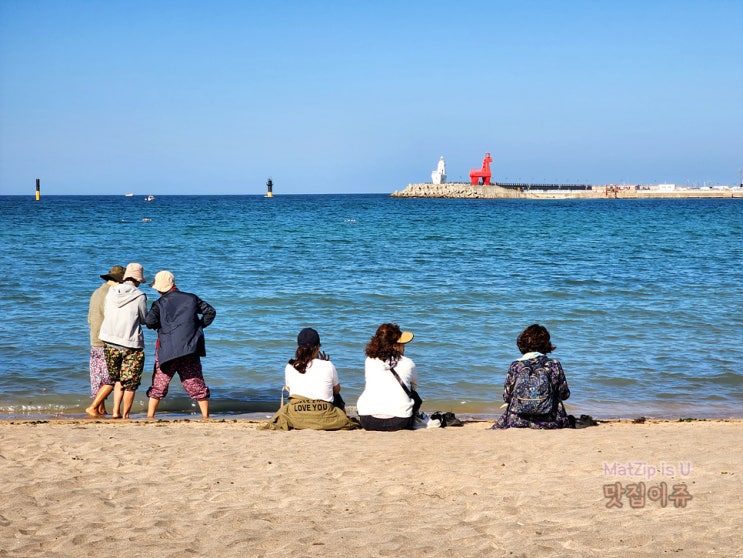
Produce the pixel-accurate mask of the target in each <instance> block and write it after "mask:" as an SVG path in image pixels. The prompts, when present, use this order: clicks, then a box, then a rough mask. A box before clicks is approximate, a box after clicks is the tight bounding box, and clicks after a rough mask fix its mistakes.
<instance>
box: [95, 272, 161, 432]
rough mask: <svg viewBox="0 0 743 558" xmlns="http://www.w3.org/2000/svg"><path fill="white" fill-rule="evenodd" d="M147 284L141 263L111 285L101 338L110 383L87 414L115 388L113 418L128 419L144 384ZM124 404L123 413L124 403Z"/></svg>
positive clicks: (100, 391)
mask: <svg viewBox="0 0 743 558" xmlns="http://www.w3.org/2000/svg"><path fill="white" fill-rule="evenodd" d="M143 282H144V269H143V268H142V266H141V265H140V264H138V263H130V264H129V265H127V266H126V270H125V271H124V281H123V282H122V283H121V284H120V285H112V286H111V287H110V288H109V290H108V293H107V294H106V298H105V300H104V304H103V307H104V308H103V314H104V316H103V323H102V324H101V331H100V333H99V335H98V336H99V337H100V338H101V341H103V342H104V343H105V346H104V348H103V350H104V355H105V358H106V366H107V367H108V383H107V384H106V385H104V386H102V387H101V389H100V390H99V391H98V395H97V396H96V398H95V400H94V401H93V404H92V405H91V406H90V407H89V408H88V409H86V410H85V411H86V412H87V413H88V414H92V413H91V412H90V410H91V409H96V408H97V407H98V405H100V403H101V401H103V400H104V399H105V398H106V397H108V394H109V393H111V391H112V390H113V387H114V385H117V384H120V388H121V389H118V386H117V389H116V391H115V392H114V410H113V414H112V416H113V418H122V417H123V418H129V412H130V411H131V409H132V403H133V402H134V394H135V393H136V391H137V388H138V387H139V385H140V383H142V370H144V334H143V333H142V326H141V324H142V322H143V321H144V318H145V316H146V315H147V295H145V294H144V293H143V292H142V291H140V290H139V288H138V287H139V285H140V284H141V283H143ZM122 400H123V403H124V408H123V412H122V409H121V403H122Z"/></svg>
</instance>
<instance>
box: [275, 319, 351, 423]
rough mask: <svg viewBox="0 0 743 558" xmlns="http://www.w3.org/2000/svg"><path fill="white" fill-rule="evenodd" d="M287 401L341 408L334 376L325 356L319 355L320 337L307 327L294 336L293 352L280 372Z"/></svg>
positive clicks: (330, 363)
mask: <svg viewBox="0 0 743 558" xmlns="http://www.w3.org/2000/svg"><path fill="white" fill-rule="evenodd" d="M284 382H285V385H286V389H288V390H289V397H294V398H298V397H301V398H305V399H313V400H316V401H327V402H328V403H333V405H335V406H336V407H340V408H341V409H342V410H343V409H344V408H345V404H344V402H343V399H342V398H341V396H340V391H341V385H340V382H339V381H338V372H337V371H336V369H335V366H333V363H332V362H330V359H329V358H328V357H327V356H326V355H325V353H321V352H320V335H319V334H318V333H317V331H315V330H314V329H312V328H311V327H307V328H304V329H303V330H302V331H300V332H299V335H297V351H296V353H295V354H294V358H293V359H291V360H289V362H288V363H287V365H286V368H285V370H284Z"/></svg>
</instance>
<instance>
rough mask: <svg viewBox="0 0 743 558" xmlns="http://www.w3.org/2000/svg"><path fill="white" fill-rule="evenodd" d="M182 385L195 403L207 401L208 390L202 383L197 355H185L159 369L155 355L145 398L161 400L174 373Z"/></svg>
mask: <svg viewBox="0 0 743 558" xmlns="http://www.w3.org/2000/svg"><path fill="white" fill-rule="evenodd" d="M176 372H178V376H179V377H180V379H181V383H182V384H183V389H185V390H186V393H188V396H189V397H190V398H191V399H195V400H196V401H202V400H204V399H209V395H210V393H209V388H208V387H206V384H205V383H204V376H203V374H202V369H201V358H200V357H199V356H198V355H186V356H182V357H180V358H176V359H173V360H169V361H168V362H166V363H165V364H163V365H162V367H160V363H159V362H158V361H157V353H155V372H154V374H152V387H151V388H150V389H148V390H147V397H152V398H153V399H163V398H165V396H166V395H168V385H169V384H170V380H172V379H173V376H174V375H175V373H176Z"/></svg>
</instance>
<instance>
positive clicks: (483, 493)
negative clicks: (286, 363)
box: [0, 419, 743, 557]
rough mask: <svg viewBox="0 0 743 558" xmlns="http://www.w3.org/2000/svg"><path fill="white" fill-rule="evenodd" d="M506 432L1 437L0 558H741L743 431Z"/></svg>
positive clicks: (39, 429)
mask: <svg viewBox="0 0 743 558" xmlns="http://www.w3.org/2000/svg"><path fill="white" fill-rule="evenodd" d="M491 424H492V423H491V422H471V423H466V424H465V425H464V426H463V427H460V428H443V429H428V430H418V431H408V432H396V433H382V432H364V431H349V432H315V431H291V432H275V431H264V430H260V429H259V425H260V422H258V421H249V420H213V419H212V420H206V421H184V420H181V421H145V420H133V421H114V420H110V419H109V420H105V419H104V420H101V419H89V420H74V421H48V422H46V421H36V422H33V421H26V422H22V421H21V422H19V421H5V422H0V471H1V472H2V483H1V484H0V502H2V504H1V505H0V556H3V557H5V556H44V557H57V556H59V557H61V556H76V557H80V556H95V557H99V556H155V555H157V556H163V557H184V556H216V557H224V556H251V557H252V556H256V557H257V556H266V557H268V556H297V557H303V556H308V557H312V556H354V557H365V556H369V557H372V556H374V557H384V556H390V557H419V556H420V557H424V556H425V557H435V556H442V557H444V556H446V557H467V556H473V557H475V556H476V557H480V556H509V557H518V556H523V557H534V556H566V557H567V556H570V557H575V556H599V555H600V556H604V557H606V556H694V557H698V556H726V557H728V556H742V555H743V550H741V543H742V542H743V537H742V536H741V533H743V483H742V479H743V443H742V442H743V421H741V420H708V421H691V422H674V421H656V420H653V421H646V422H644V423H643V424H636V423H632V422H630V421H614V422H602V423H601V424H600V425H599V426H596V427H591V428H586V429H579V430H562V431H552V432H550V431H532V430H508V431H492V430H488V429H489V427H490V425H491ZM653 473H654V474H653ZM616 483H619V485H620V486H621V488H622V489H623V490H626V489H627V487H628V486H630V485H631V486H630V489H632V488H636V487H637V485H638V484H639V483H644V484H645V488H646V489H647V490H649V492H650V494H651V495H652V496H654V497H655V498H656V499H655V500H651V499H650V498H647V499H646V501H645V502H644V503H643V502H639V503H637V506H638V507H636V508H632V507H631V506H630V501H629V500H628V497H627V495H626V494H625V495H623V496H622V497H621V501H620V502H621V504H622V507H621V508H619V507H613V506H615V505H616V502H615V501H613V500H612V498H610V497H607V496H605V492H604V491H605V490H611V489H612V487H616V486H617V484H616ZM664 483H665V485H666V486H667V498H668V499H667V500H666V502H665V503H666V505H665V507H664V506H663V505H662V504H663V502H662V501H661V500H663V498H660V499H659V496H660V495H661V494H660V493H661V491H662V488H663V484H664ZM682 484H685V485H686V491H687V493H688V494H689V495H690V496H691V499H690V500H687V499H685V498H677V497H675V496H672V495H673V494H674V493H675V494H677V495H678V494H680V492H679V489H674V486H678V485H682ZM605 487H608V488H605ZM681 494H682V493H681ZM681 504H683V507H682V505H681ZM607 506H612V507H607Z"/></svg>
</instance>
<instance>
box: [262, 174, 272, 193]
mask: <svg viewBox="0 0 743 558" xmlns="http://www.w3.org/2000/svg"><path fill="white" fill-rule="evenodd" d="M263 197H264V198H272V197H273V180H271V177H270V176H269V177H268V180H266V195H265V196H263Z"/></svg>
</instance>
